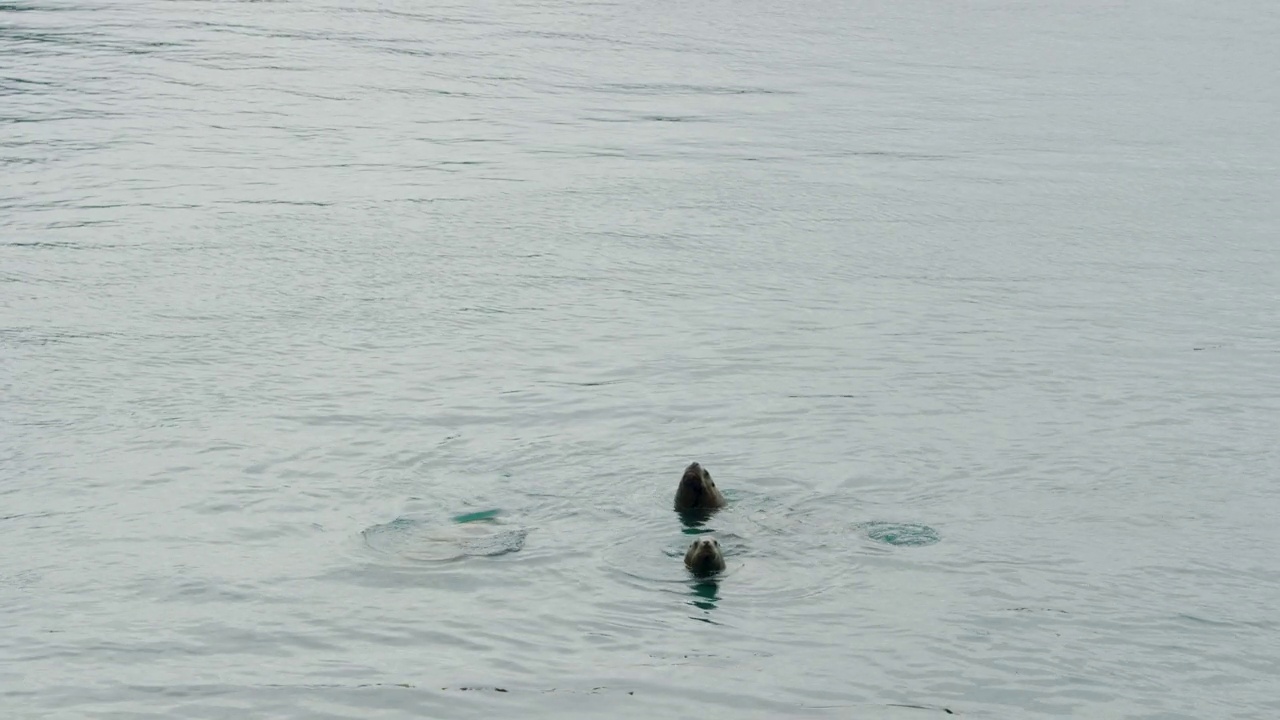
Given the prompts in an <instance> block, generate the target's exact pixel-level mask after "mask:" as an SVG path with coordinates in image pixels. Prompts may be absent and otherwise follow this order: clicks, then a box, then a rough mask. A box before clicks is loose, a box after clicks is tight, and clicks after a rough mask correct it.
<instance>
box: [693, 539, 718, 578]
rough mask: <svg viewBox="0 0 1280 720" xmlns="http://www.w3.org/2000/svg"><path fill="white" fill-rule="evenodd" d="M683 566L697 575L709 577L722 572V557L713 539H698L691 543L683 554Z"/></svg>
mask: <svg viewBox="0 0 1280 720" xmlns="http://www.w3.org/2000/svg"><path fill="white" fill-rule="evenodd" d="M684 564H685V566H687V567H688V568H689V569H690V570H692V571H693V572H694V573H696V574H698V575H710V574H711V573H716V572H720V571H721V570H724V555H723V554H722V553H721V552H720V543H719V541H717V540H716V539H715V538H710V537H700V538H698V539H696V540H694V541H693V544H691V545H690V546H689V550H688V551H687V552H686V553H685V554H684Z"/></svg>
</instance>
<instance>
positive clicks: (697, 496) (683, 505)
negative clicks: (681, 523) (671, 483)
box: [676, 462, 724, 512]
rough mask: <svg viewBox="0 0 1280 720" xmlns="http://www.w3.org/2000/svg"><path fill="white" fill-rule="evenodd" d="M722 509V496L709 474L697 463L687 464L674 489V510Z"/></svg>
mask: <svg viewBox="0 0 1280 720" xmlns="http://www.w3.org/2000/svg"><path fill="white" fill-rule="evenodd" d="M719 507H724V495H721V494H720V491H719V490H717V489H716V484H715V481H714V480H712V479H711V473H709V472H707V469H706V468H704V467H702V466H701V465H699V464H698V463H696V462H695V463H689V467H687V468H685V469H684V476H683V477H681V478H680V487H679V488H677V489H676V510H677V511H680V512H682V511H685V510H711V509H714V508H719Z"/></svg>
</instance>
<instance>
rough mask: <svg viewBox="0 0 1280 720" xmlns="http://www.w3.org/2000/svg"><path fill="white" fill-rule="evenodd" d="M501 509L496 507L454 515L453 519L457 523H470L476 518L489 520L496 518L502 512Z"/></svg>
mask: <svg viewBox="0 0 1280 720" xmlns="http://www.w3.org/2000/svg"><path fill="white" fill-rule="evenodd" d="M501 512H502V511H501V510H498V509H497V508H494V509H493V510H480V511H479V512H473V513H467V514H465V515H454V516H453V521H454V522H456V523H468V522H474V521H476V520H489V519H491V518H495V517H497V516H498V514H499V513H501Z"/></svg>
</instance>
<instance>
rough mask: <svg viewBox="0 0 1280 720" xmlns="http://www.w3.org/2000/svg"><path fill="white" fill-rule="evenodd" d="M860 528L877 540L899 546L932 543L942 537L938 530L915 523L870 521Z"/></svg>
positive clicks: (917, 545) (916, 545)
mask: <svg viewBox="0 0 1280 720" xmlns="http://www.w3.org/2000/svg"><path fill="white" fill-rule="evenodd" d="M858 528H859V529H860V530H862V531H863V532H865V533H866V534H867V537H869V538H871V539H872V540H875V541H876V542H882V543H884V544H886V545H897V546H899V547H903V546H905V547H920V546H923V545H932V544H934V543H936V542H938V541H939V540H941V539H942V538H940V537H939V536H938V531H937V530H934V529H933V528H931V527H929V526H928V525H917V524H915V523H887V522H868V523H862V524H861V525H858Z"/></svg>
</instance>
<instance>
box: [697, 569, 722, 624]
mask: <svg viewBox="0 0 1280 720" xmlns="http://www.w3.org/2000/svg"><path fill="white" fill-rule="evenodd" d="M690 588H691V589H692V593H691V594H692V595H693V597H694V598H696V599H695V600H693V601H691V604H692V605H694V606H695V607H698V608H701V609H703V610H707V611H711V610H714V609H715V608H716V603H717V602H718V601H719V600H720V583H719V581H717V580H714V579H709V578H700V579H698V580H697V581H696V582H692V583H690ZM697 619H699V620H705V621H707V622H710V619H709V618H697Z"/></svg>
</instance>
